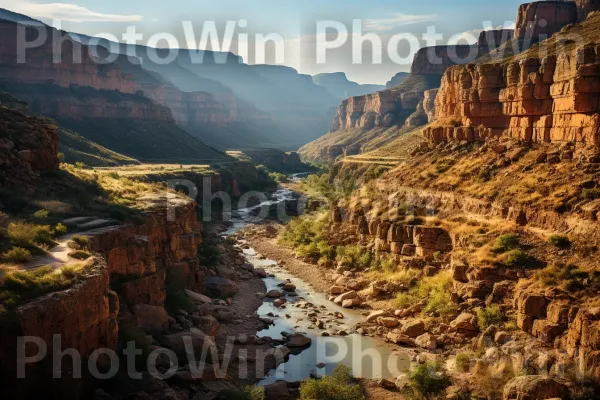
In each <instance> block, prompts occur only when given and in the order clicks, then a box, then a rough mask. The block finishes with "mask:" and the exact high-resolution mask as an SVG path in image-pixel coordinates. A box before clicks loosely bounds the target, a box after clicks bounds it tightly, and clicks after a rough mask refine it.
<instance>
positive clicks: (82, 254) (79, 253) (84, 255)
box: [68, 250, 92, 260]
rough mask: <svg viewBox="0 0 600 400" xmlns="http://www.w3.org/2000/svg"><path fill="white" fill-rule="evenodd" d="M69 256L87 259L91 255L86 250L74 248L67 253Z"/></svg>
mask: <svg viewBox="0 0 600 400" xmlns="http://www.w3.org/2000/svg"><path fill="white" fill-rule="evenodd" d="M68 256H69V257H72V258H75V259H77V260H87V259H88V258H90V257H91V256H92V255H91V254H90V253H88V252H86V251H81V250H75V251H72V252H70V253H69V254H68Z"/></svg>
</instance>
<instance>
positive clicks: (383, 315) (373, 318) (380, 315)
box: [367, 310, 391, 322]
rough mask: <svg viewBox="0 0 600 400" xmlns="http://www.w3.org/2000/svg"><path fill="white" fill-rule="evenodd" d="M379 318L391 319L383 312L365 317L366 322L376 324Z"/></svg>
mask: <svg viewBox="0 0 600 400" xmlns="http://www.w3.org/2000/svg"><path fill="white" fill-rule="evenodd" d="M380 317H391V315H390V313H389V312H387V311H384V310H378V311H373V312H372V313H371V314H369V316H368V317H367V322H376V321H377V319H378V318H380Z"/></svg>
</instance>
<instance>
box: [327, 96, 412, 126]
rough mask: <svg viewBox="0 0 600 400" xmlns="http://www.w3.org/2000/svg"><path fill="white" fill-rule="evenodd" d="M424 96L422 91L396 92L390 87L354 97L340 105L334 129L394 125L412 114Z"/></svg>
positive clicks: (334, 121)
mask: <svg viewBox="0 0 600 400" xmlns="http://www.w3.org/2000/svg"><path fill="white" fill-rule="evenodd" d="M422 96H423V94H422V93H419V92H410V93H395V92H393V91H389V90H386V91H381V92H376V93H373V94H368V95H366V96H357V97H351V98H349V99H346V100H344V101H342V104H341V105H340V106H339V107H338V110H337V114H336V116H335V119H334V120H333V126H332V128H331V130H332V131H333V132H335V131H338V130H341V129H350V128H361V129H373V128H375V127H387V126H392V125H394V124H397V123H400V122H402V120H403V119H406V117H408V116H409V115H410V114H412V113H413V112H414V111H415V109H416V107H417V104H418V103H419V101H421V100H422Z"/></svg>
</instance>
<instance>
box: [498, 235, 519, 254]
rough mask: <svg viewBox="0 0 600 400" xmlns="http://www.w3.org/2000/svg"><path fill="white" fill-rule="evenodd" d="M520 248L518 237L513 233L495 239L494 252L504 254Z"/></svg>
mask: <svg viewBox="0 0 600 400" xmlns="http://www.w3.org/2000/svg"><path fill="white" fill-rule="evenodd" d="M520 246H521V242H520V240H519V236H518V235H516V234H514V233H509V234H506V235H502V236H499V237H498V238H496V243H495V246H494V252H497V253H504V252H506V251H508V250H514V249H518V248H519V247H520Z"/></svg>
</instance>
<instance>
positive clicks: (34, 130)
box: [0, 106, 59, 187]
mask: <svg viewBox="0 0 600 400" xmlns="http://www.w3.org/2000/svg"><path fill="white" fill-rule="evenodd" d="M57 129H58V128H57V127H56V125H54V124H52V123H51V121H49V120H46V119H44V118H37V117H29V116H27V115H25V114H23V113H22V112H20V111H17V110H12V109H9V108H6V107H3V106H0V187H3V186H14V185H20V184H22V183H23V182H31V181H32V180H33V179H34V178H36V177H37V176H39V174H40V173H44V172H52V171H56V170H58V164H59V161H58V130H57Z"/></svg>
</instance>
